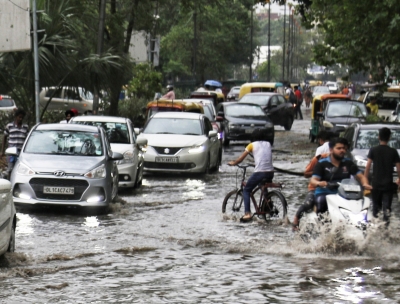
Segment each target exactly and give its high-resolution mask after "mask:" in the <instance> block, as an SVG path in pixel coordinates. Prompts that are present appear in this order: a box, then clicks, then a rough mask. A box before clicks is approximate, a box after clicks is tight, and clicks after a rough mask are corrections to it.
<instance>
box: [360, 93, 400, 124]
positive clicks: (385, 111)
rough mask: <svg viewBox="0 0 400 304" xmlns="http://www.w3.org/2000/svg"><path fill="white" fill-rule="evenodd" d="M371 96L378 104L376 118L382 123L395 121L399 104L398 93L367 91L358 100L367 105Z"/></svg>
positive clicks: (399, 96) (399, 94) (399, 95)
mask: <svg viewBox="0 0 400 304" xmlns="http://www.w3.org/2000/svg"><path fill="white" fill-rule="evenodd" d="M371 96H375V97H376V103H377V104H378V108H379V109H378V116H379V117H380V118H381V119H382V120H383V121H389V122H392V121H396V118H397V113H398V112H397V107H398V105H399V103H400V93H398V92H383V93H379V92H377V91H372V92H371V91H368V92H366V93H365V94H362V95H360V97H358V100H359V101H361V102H363V103H364V104H365V105H368V104H369V102H370V98H371Z"/></svg>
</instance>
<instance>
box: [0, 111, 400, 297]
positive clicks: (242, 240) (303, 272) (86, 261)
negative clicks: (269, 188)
mask: <svg viewBox="0 0 400 304" xmlns="http://www.w3.org/2000/svg"><path fill="white" fill-rule="evenodd" d="M309 125H310V122H309V120H307V119H305V120H303V121H299V120H296V121H295V123H294V126H293V129H292V131H286V132H285V131H284V130H283V128H281V127H276V128H275V130H276V133H275V146H274V161H275V164H276V165H277V166H278V165H279V166H282V167H284V168H285V169H288V170H293V171H299V170H300V171H301V169H303V168H304V165H305V164H306V163H307V162H308V160H309V158H310V156H311V155H312V154H313V152H314V151H315V148H316V146H315V145H311V144H309V143H308V128H309ZM245 144H246V143H245V142H233V143H232V144H231V145H230V146H229V147H227V148H225V149H224V154H223V164H222V166H221V168H220V172H219V173H213V174H209V175H206V176H202V175H188V176H184V175H150V174H148V175H145V178H144V181H143V185H142V187H141V188H139V189H137V190H134V191H120V193H119V197H120V199H121V200H120V202H119V203H117V204H115V205H114V206H113V210H112V211H110V212H109V213H108V214H106V215H100V216H86V215H82V214H76V213H73V212H70V213H69V214H68V215H65V214H62V213H60V212H53V211H50V212H35V213H26V212H24V213H18V215H17V216H18V223H17V231H16V252H15V253H7V254H6V256H5V257H4V258H2V259H0V267H1V268H0V279H1V285H2V291H1V293H0V299H1V303H363V302H365V303H381V302H383V301H385V303H397V302H398V299H400V270H399V263H400V255H399V253H400V246H399V244H400V242H399V241H400V233H399V232H400V221H399V220H398V219H396V218H394V219H393V221H392V223H391V226H390V227H389V229H387V230H385V229H376V230H374V231H371V233H370V234H368V236H367V237H366V239H363V240H360V242H357V243H350V242H346V240H343V239H342V238H341V237H340V236H335V235H332V234H329V233H326V234H324V235H321V236H320V237H319V238H316V239H310V240H309V241H308V242H305V241H304V238H302V237H301V233H300V234H299V233H293V232H292V229H291V226H290V225H287V224H286V225H285V224H283V225H282V224H281V223H279V224H274V223H267V222H266V221H264V220H261V219H256V220H254V221H252V222H251V223H240V222H239V221H236V220H232V219H229V218H226V217H224V216H223V214H222V213H221V206H222V201H223V199H224V196H225V194H226V193H228V192H229V191H230V190H232V189H234V188H235V185H236V179H235V177H236V170H237V169H236V168H235V167H229V166H228V165H227V164H226V163H227V162H228V161H229V160H233V159H235V158H237V157H238V155H239V154H240V153H242V152H243V149H244V147H245ZM274 180H275V181H276V182H284V183H285V185H286V187H285V188H284V189H283V194H284V195H285V197H286V199H287V201H288V204H289V206H288V218H289V219H290V220H292V218H293V216H294V214H295V212H296V210H297V208H298V207H299V206H300V204H301V203H302V200H303V198H304V196H305V194H306V189H307V182H308V180H307V179H305V178H303V177H302V176H299V175H291V174H287V173H282V172H276V173H275V178H274ZM399 209H400V208H399V204H398V203H397V201H396V203H395V204H394V212H393V213H394V214H397V215H398V214H400V210H399Z"/></svg>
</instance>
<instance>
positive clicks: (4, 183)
mask: <svg viewBox="0 0 400 304" xmlns="http://www.w3.org/2000/svg"><path fill="white" fill-rule="evenodd" d="M0 193H1V198H0V256H1V255H3V254H4V253H6V252H7V251H9V252H14V251H15V229H16V226H17V217H16V212H15V206H14V201H13V198H12V194H11V183H10V182H9V181H8V180H6V179H0Z"/></svg>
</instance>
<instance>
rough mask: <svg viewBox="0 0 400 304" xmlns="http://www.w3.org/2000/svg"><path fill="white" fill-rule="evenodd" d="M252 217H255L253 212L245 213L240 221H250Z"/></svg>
mask: <svg viewBox="0 0 400 304" xmlns="http://www.w3.org/2000/svg"><path fill="white" fill-rule="evenodd" d="M252 219H253V216H252V215H251V213H247V214H245V215H243V216H242V217H241V218H240V221H241V222H249V221H251V220H252Z"/></svg>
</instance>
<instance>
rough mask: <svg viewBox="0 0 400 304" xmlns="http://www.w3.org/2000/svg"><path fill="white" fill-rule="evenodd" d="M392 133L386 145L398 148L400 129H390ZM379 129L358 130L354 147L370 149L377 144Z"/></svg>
mask: <svg viewBox="0 0 400 304" xmlns="http://www.w3.org/2000/svg"><path fill="white" fill-rule="evenodd" d="M391 131H392V134H391V136H390V141H389V142H388V146H390V147H392V148H395V149H400V129H391ZM378 136H379V130H378V129H376V130H360V133H359V134H358V138H357V142H356V148H357V149H370V148H372V147H374V146H377V145H379V138H378Z"/></svg>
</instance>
